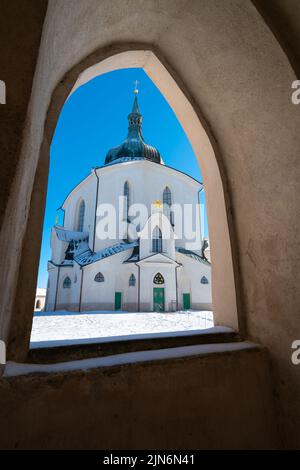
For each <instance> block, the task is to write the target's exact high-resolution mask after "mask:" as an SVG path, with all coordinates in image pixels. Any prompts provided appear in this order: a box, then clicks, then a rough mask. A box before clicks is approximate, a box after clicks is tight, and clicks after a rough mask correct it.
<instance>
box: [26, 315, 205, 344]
mask: <svg viewBox="0 0 300 470" xmlns="http://www.w3.org/2000/svg"><path fill="white" fill-rule="evenodd" d="M213 326H214V323H213V313H212V312H210V311H185V312H170V313H156V312H145V313H144V312H138V313H130V312H117V313H116V312H86V313H78V312H66V311H59V312H35V314H34V317H33V326H32V332H31V338H30V342H31V346H32V347H34V346H35V344H36V345H37V342H44V341H59V340H73V341H72V343H74V340H80V339H85V338H86V339H92V338H93V339H95V338H97V339H101V338H107V337H110V338H112V337H117V336H118V337H120V336H131V335H140V334H147V333H164V332H176V331H190V330H201V329H205V328H211V327H213ZM75 342H76V341H75Z"/></svg>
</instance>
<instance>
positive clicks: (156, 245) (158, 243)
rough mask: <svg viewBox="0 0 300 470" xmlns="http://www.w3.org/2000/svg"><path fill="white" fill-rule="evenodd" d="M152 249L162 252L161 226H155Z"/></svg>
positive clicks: (155, 251) (154, 251)
mask: <svg viewBox="0 0 300 470" xmlns="http://www.w3.org/2000/svg"><path fill="white" fill-rule="evenodd" d="M152 251H153V253H161V252H162V234H161V230H160V228H159V227H157V226H156V227H155V228H154V230H153V232H152Z"/></svg>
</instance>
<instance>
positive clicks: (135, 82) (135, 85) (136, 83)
mask: <svg viewBox="0 0 300 470" xmlns="http://www.w3.org/2000/svg"><path fill="white" fill-rule="evenodd" d="M133 83H134V93H138V92H139V90H138V87H137V86H138V84H139V82H138V81H137V80H135V81H134V82H133Z"/></svg>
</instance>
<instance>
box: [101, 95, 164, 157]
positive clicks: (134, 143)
mask: <svg viewBox="0 0 300 470" xmlns="http://www.w3.org/2000/svg"><path fill="white" fill-rule="evenodd" d="M142 120H143V116H142V115H141V113H140V110H139V104H138V99H137V90H135V98H134V102H133V107H132V112H131V113H130V114H129V115H128V135H127V139H126V140H124V142H123V143H122V144H121V145H119V146H118V147H114V148H112V149H111V150H109V151H108V153H107V155H106V158H105V162H104V164H105V165H108V164H110V163H113V162H116V163H117V161H116V160H119V159H124V160H125V161H128V160H150V161H152V162H155V163H161V156H160V153H159V151H158V150H157V149H156V148H155V147H152V146H151V145H148V144H146V143H145V141H144V139H143V135H142Z"/></svg>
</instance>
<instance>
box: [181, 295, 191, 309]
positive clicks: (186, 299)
mask: <svg viewBox="0 0 300 470" xmlns="http://www.w3.org/2000/svg"><path fill="white" fill-rule="evenodd" d="M182 297H183V310H189V309H190V308H191V295H190V294H182Z"/></svg>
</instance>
